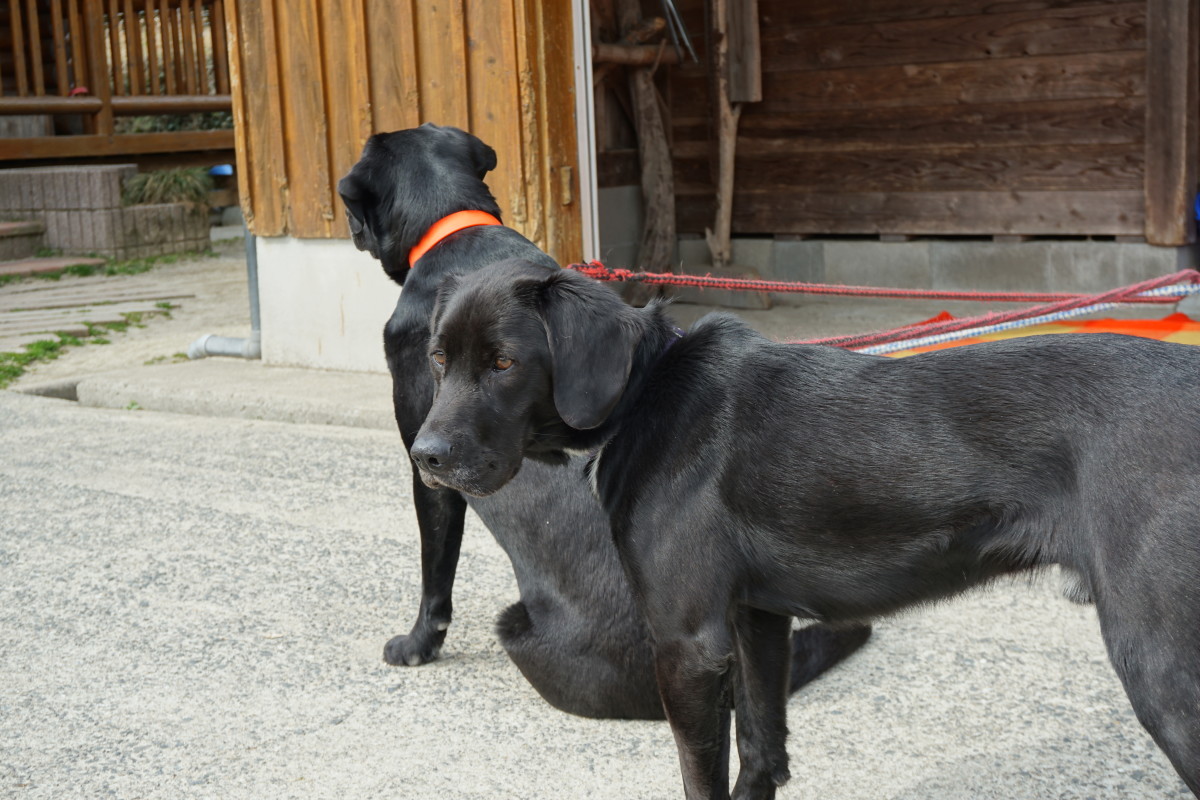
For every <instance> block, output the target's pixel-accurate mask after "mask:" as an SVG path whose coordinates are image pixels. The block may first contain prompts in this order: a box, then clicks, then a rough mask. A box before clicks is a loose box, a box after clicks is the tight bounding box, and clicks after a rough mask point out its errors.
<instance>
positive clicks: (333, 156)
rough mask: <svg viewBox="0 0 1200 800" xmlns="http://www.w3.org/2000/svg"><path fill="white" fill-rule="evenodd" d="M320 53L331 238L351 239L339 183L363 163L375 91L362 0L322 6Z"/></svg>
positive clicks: (330, 0)
mask: <svg viewBox="0 0 1200 800" xmlns="http://www.w3.org/2000/svg"><path fill="white" fill-rule="evenodd" d="M320 5H321V8H320V13H321V17H320V22H321V26H320V33H321V37H322V44H323V46H322V48H321V52H322V54H323V55H324V64H323V65H322V68H323V72H324V76H325V112H326V114H327V115H328V119H329V132H328V144H329V156H328V157H329V202H330V203H331V204H332V205H333V207H334V218H333V220H332V229H331V230H332V234H333V235H334V236H336V237H339V238H349V236H350V227H349V225H347V223H346V213H345V208H344V206H343V205H342V200H341V198H340V197H339V196H338V194H337V182H338V180H339V179H340V178H341V177H342V176H343V175H345V174H346V173H347V172H349V171H350V168H351V167H353V166H354V163H355V162H356V161H358V156H359V153H361V152H362V147H363V145H364V144H366V142H367V138H368V137H369V136H370V135H371V128H372V120H371V91H370V85H369V84H370V81H369V70H368V67H367V49H366V48H365V47H361V46H357V45H356V43H362V42H365V41H366V10H365V7H364V4H363V0H323V2H322V3H321V4H320Z"/></svg>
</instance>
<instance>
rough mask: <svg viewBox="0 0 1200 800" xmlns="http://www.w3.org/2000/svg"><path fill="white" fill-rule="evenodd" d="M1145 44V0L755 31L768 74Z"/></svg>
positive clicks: (786, 23)
mask: <svg viewBox="0 0 1200 800" xmlns="http://www.w3.org/2000/svg"><path fill="white" fill-rule="evenodd" d="M805 5H806V4H804V3H795V4H793V5H792V6H789V7H788V8H789V9H790V10H789V11H785V12H783V13H784V14H786V15H787V16H791V14H794V13H802V9H803V7H804V6H805ZM847 5H850V4H847ZM1145 46H1146V4H1145V2H1144V0H1143V2H1125V3H1110V4H1107V5H1099V6H1097V5H1086V6H1081V7H1066V8H1057V9H1044V8H1038V9H1028V8H1022V9H1020V10H1017V11H1011V12H1007V13H996V14H982V13H981V14H977V15H973V16H954V17H930V18H926V19H921V20H915V21H907V20H896V19H889V20H881V21H877V22H871V23H860V24H855V25H837V26H822V27H811V26H806V25H804V24H794V23H792V21H791V20H790V19H786V18H785V19H781V18H780V17H779V16H776V17H775V18H774V19H773V20H772V24H770V25H765V26H764V27H763V30H762V47H763V63H764V68H765V69H767V70H770V71H772V72H791V71H795V70H809V69H832V68H847V67H874V66H883V65H888V64H929V63H938V62H943V61H975V60H988V59H997V58H1019V57H1025V56H1050V55H1069V54H1079V53H1099V52H1106V51H1111V50H1142V49H1145Z"/></svg>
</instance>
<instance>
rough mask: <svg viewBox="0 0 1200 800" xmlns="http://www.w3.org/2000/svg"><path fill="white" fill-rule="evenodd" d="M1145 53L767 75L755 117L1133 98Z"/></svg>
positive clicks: (684, 88)
mask: <svg viewBox="0 0 1200 800" xmlns="http://www.w3.org/2000/svg"><path fill="white" fill-rule="evenodd" d="M1145 73H1146V54H1145V52H1144V51H1118V52H1113V53H1084V54H1079V55H1071V56H1039V57H1031V58H1011V59H997V60H994V61H988V62H976V61H972V62H952V63H940V64H907V65H898V66H884V67H868V68H863V69H845V70H802V71H797V72H773V71H767V72H766V73H764V75H763V101H762V103H760V104H756V106H755V110H756V112H757V113H764V114H795V113H804V112H811V111H820V110H830V109H872V108H887V107H903V106H930V105H948V104H953V103H962V104H974V103H1000V102H1041V101H1052V100H1054V101H1057V100H1077V99H1085V98H1127V97H1136V96H1142V95H1145V92H1146V74H1145ZM703 84H704V79H703V78H690V77H688V78H684V77H681V78H680V79H679V80H678V81H676V82H675V85H674V90H675V91H676V92H677V93H678V102H679V103H680V104H681V105H682V106H683V107H685V108H686V107H688V106H690V105H696V104H701V103H703V98H704V96H705V89H704V86H703Z"/></svg>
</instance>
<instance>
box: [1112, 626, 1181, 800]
mask: <svg viewBox="0 0 1200 800" xmlns="http://www.w3.org/2000/svg"><path fill="white" fill-rule="evenodd" d="M1172 611H1173V612H1174V613H1167V614H1164V615H1162V616H1161V617H1160V618H1159V619H1157V620H1155V621H1154V622H1150V621H1149V620H1139V621H1136V622H1133V623H1132V624H1131V621H1128V620H1126V621H1124V623H1125V624H1124V626H1123V627H1119V624H1106V623H1108V622H1109V620H1108V619H1106V617H1107V616H1108V615H1106V614H1105V612H1104V610H1103V609H1101V613H1100V621H1101V628H1102V630H1103V632H1104V641H1105V644H1106V645H1107V647H1108V654H1109V658H1110V659H1111V660H1112V664H1113V667H1114V669H1116V672H1117V675H1118V676H1119V677H1120V678H1121V682H1122V683H1123V684H1124V686H1125V692H1126V693H1127V694H1128V695H1129V701H1130V703H1132V704H1133V710H1134V712H1135V713H1136V714H1137V718H1138V721H1139V722H1141V723H1142V725H1143V726H1145V728H1146V730H1147V731H1149V732H1150V736H1151V737H1153V739H1154V741H1155V743H1157V744H1158V746H1159V747H1160V748H1162V750H1163V752H1164V753H1166V755H1167V758H1169V759H1170V761H1171V764H1172V765H1173V766H1174V767H1175V770H1176V771H1177V772H1178V773H1179V775H1180V777H1182V778H1183V782H1184V783H1186V784H1187V786H1188V788H1189V789H1191V790H1192V793H1193V794H1194V795H1196V796H1197V797H1200V626H1198V625H1197V624H1196V621H1195V620H1194V619H1192V620H1191V621H1189V622H1182V621H1180V619H1181V618H1182V617H1188V616H1194V614H1188V613H1186V611H1185V610H1184V609H1182V608H1178V607H1177V608H1174V609H1172ZM1173 620H1174V621H1173Z"/></svg>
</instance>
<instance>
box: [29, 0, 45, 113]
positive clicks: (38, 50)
mask: <svg viewBox="0 0 1200 800" xmlns="http://www.w3.org/2000/svg"><path fill="white" fill-rule="evenodd" d="M25 2H26V7H25V12H26V13H25V15H26V18H27V19H28V20H29V62H30V64H31V65H32V66H33V89H34V94H37V95H44V94H45V93H46V74H45V71H44V68H43V66H42V26H41V22H40V20H39V13H38V2H37V0H25Z"/></svg>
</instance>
